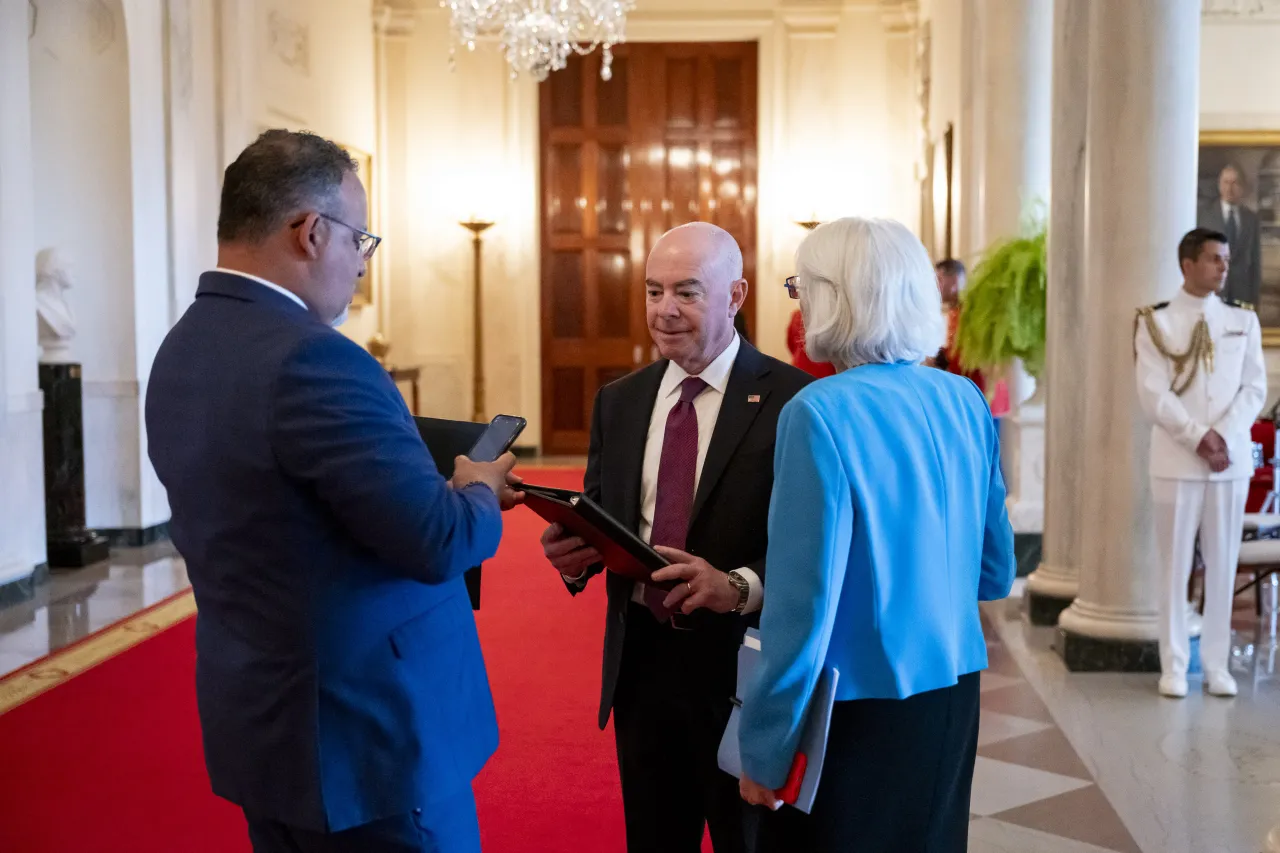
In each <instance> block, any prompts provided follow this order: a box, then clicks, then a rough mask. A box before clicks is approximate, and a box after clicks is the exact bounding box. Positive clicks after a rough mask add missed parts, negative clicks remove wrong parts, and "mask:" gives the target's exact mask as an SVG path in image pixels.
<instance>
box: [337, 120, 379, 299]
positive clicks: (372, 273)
mask: <svg viewBox="0 0 1280 853" xmlns="http://www.w3.org/2000/svg"><path fill="white" fill-rule="evenodd" d="M338 147H340V148H341V149H342V150H343V151H346V152H347V153H348V154H350V155H351V159H353V160H355V161H356V175H357V176H358V177H359V178H360V183H361V184H363V185H364V191H365V197H366V199H367V200H368V205H369V224H368V230H369V231H370V233H373V234H378V233H379V231H378V228H379V224H378V214H377V211H378V206H377V204H376V201H375V198H374V184H373V155H372V154H370V153H369V152H367V151H363V150H361V149H359V148H355V147H353V146H350V145H343V144H342V143H338ZM377 281H378V255H377V253H376V252H375V253H374V255H373V257H372V258H370V259H369V262H368V265H367V266H366V268H365V273H364V278H362V279H360V281H359V283H358V284H357V286H356V295H355V297H354V298H353V299H352V300H351V304H352V305H353V306H359V307H363V306H365V305H372V304H373V294H374V290H375V283H376V282H377Z"/></svg>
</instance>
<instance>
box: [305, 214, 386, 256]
mask: <svg viewBox="0 0 1280 853" xmlns="http://www.w3.org/2000/svg"><path fill="white" fill-rule="evenodd" d="M316 216H319V217H320V218H321V219H327V220H329V221H330V222H334V223H337V224H338V225H341V226H342V227H343V228H346V229H349V230H350V231H351V232H353V234H354V236H355V241H356V251H357V252H359V253H360V257H362V258H364V259H365V260H366V261H367V260H369V259H370V258H372V257H373V253H374V252H376V251H377V250H378V245H379V244H380V243H381V242H382V238H381V237H379V236H378V235H376V234H370V233H369V232H368V231H362V230H361V229H359V228H357V227H355V226H354V225H348V224H347V223H345V222H343V221H342V220H341V219H338V218H336V217H333V216H330V215H329V214H327V213H319V212H317V213H316ZM305 221H306V220H305V219H304V220H303V222H305ZM301 224H302V222H298V223H295V224H294V226H293V227H294V228H297V227H298V226H299V225H301Z"/></svg>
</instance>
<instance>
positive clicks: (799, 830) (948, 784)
mask: <svg viewBox="0 0 1280 853" xmlns="http://www.w3.org/2000/svg"><path fill="white" fill-rule="evenodd" d="M979 684H980V682H979V675H978V673H976V672H974V673H970V674H968V675H964V676H961V678H960V680H959V682H958V683H957V684H956V685H955V686H954V687H946V688H943V689H941V690H931V691H929V692H928V693H919V694H917V695H915V696H911V697H909V698H907V699H896V700H895V699H860V700H856V701H852V702H840V703H837V705H836V708H835V713H834V715H833V717H832V719H831V733H830V735H829V738H828V742H827V757H826V761H825V762H824V764H823V766H822V779H821V781H820V782H819V783H818V796H817V798H816V799H815V801H814V805H813V813H812V814H808V815H806V814H805V813H804V812H801V811H799V810H797V809H794V808H791V807H790V806H783V807H782V808H781V809H779V810H778V811H776V812H774V811H770V810H769V809H765V808H760V807H755V808H751V809H749V813H750V814H749V817H748V830H747V833H748V836H749V837H750V838H751V839H752V841H753V845H752V847H751V849H752V850H753V851H754V853H784V851H785V853H819V851H821V853H963V851H965V850H966V849H967V848H968V837H969V794H970V792H971V790H972V787H973V765H974V761H975V759H976V756H977V751H978V711H979V704H980V694H979V689H980V687H979Z"/></svg>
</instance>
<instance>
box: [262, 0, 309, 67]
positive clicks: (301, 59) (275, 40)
mask: <svg viewBox="0 0 1280 853" xmlns="http://www.w3.org/2000/svg"><path fill="white" fill-rule="evenodd" d="M267 45H268V46H269V47H270V48H271V52H272V53H274V54H275V56H276V58H277V59H279V60H280V61H281V62H283V63H284V64H285V65H287V66H288V67H289V68H292V69H293V70H294V71H297V72H298V73H300V74H302V75H303V76H304V77H310V76H311V28H310V27H308V26H307V25H306V24H304V23H302V22H300V21H295V20H293V19H292V18H289V17H286V16H284V15H282V14H280V12H278V11H277V10H275V9H272V10H271V12H270V13H268V15H267Z"/></svg>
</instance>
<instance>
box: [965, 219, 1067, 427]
mask: <svg viewBox="0 0 1280 853" xmlns="http://www.w3.org/2000/svg"><path fill="white" fill-rule="evenodd" d="M1046 242H1047V234H1046V229H1045V226H1044V223H1043V222H1036V223H1033V225H1032V226H1031V227H1030V228H1029V229H1028V233H1026V234H1025V235H1022V236H1018V237H1013V238H1008V239H1005V240H1001V241H999V242H997V243H996V244H994V245H993V246H991V247H990V248H989V249H987V251H986V253H985V254H984V255H983V257H982V259H981V260H980V261H979V262H978V264H977V266H976V267H975V268H974V270H973V275H972V277H971V278H970V280H969V285H968V286H967V287H966V288H965V289H964V292H963V293H962V294H961V295H960V317H959V322H958V323H957V327H956V349H957V351H958V354H959V356H960V361H961V363H963V364H964V365H965V367H966V368H969V369H977V370H981V371H982V372H983V373H986V374H989V375H993V376H1001V375H1003V376H1006V377H1008V379H1009V380H1011V381H1010V386H1011V387H1010V389H1009V391H1010V398H1011V400H1010V401H1011V402H1012V403H1013V404H1014V405H1017V404H1019V403H1021V402H1023V401H1024V400H1026V399H1027V397H1028V396H1030V394H1029V393H1028V391H1030V390H1033V389H1019V388H1017V387H1016V386H1018V385H1020V384H1029V383H1020V382H1019V381H1018V379H1019V378H1020V377H1019V375H1018V374H1019V373H1021V372H1022V371H1025V372H1026V373H1027V374H1029V375H1030V377H1031V378H1032V379H1037V378H1039V377H1040V375H1041V374H1042V373H1043V371H1044V351H1045V288H1046V276H1045V268H1046V263H1047V261H1046V256H1045V247H1046Z"/></svg>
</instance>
